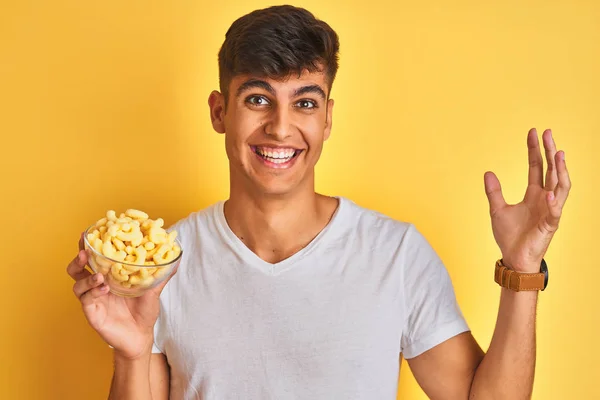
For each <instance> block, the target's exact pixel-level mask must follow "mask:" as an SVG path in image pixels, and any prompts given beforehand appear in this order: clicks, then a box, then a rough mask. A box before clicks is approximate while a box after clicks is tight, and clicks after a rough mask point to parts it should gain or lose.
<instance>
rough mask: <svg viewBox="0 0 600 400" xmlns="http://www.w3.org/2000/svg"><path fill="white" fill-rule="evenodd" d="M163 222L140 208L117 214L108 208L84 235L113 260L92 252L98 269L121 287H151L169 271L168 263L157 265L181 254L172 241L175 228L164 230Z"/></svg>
mask: <svg viewBox="0 0 600 400" xmlns="http://www.w3.org/2000/svg"><path fill="white" fill-rule="evenodd" d="M164 224H165V221H164V220H163V219H162V218H158V219H156V220H152V219H150V217H149V216H148V214H146V213H145V212H143V211H140V210H133V209H129V210H127V211H125V212H124V213H121V214H119V215H117V213H116V212H115V211H114V210H109V211H108V212H107V213H106V217H104V218H101V219H99V220H98V221H97V222H96V224H95V225H94V226H93V227H92V228H90V229H89V230H88V234H87V241H88V243H89V244H90V246H91V247H93V248H94V250H96V252H98V253H100V254H102V255H104V256H105V257H108V258H111V259H112V260H114V261H111V260H107V259H105V258H103V257H99V256H94V255H92V258H93V261H95V265H96V267H97V269H98V272H100V273H102V274H103V275H104V276H105V277H107V279H108V280H112V281H113V283H117V284H119V285H120V286H121V287H123V288H132V289H133V288H147V287H150V286H152V285H153V284H154V283H155V281H156V280H157V279H161V278H163V277H164V276H165V275H166V274H168V273H169V272H170V265H166V266H162V267H161V266H160V265H163V264H168V263H170V262H171V261H173V260H175V259H176V258H177V257H179V254H180V253H181V248H180V247H179V246H178V245H177V243H176V242H175V239H176V238H177V231H174V230H173V231H171V232H167V231H166V230H165V229H164V228H163V226H164ZM123 263H130V264H135V265H139V267H137V266H132V265H126V264H125V265H124V264H123Z"/></svg>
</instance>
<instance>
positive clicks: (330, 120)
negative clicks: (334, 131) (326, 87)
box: [323, 99, 334, 140]
mask: <svg viewBox="0 0 600 400" xmlns="http://www.w3.org/2000/svg"><path fill="white" fill-rule="evenodd" d="M333 103H334V102H333V99H329V100H327V111H326V112H327V115H326V118H327V119H326V120H325V132H324V139H323V140H327V139H329V135H330V134H331V126H332V125H333Z"/></svg>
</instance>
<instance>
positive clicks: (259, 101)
mask: <svg viewBox="0 0 600 400" xmlns="http://www.w3.org/2000/svg"><path fill="white" fill-rule="evenodd" d="M246 103H248V104H251V105H253V106H267V105H269V100H267V98H266V97H264V96H256V95H254V96H250V97H248V98H247V99H246Z"/></svg>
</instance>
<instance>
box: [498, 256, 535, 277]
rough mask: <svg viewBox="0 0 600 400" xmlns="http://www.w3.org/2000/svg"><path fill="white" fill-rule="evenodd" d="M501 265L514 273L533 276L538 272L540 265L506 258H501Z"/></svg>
mask: <svg viewBox="0 0 600 400" xmlns="http://www.w3.org/2000/svg"><path fill="white" fill-rule="evenodd" d="M502 264H503V265H504V266H505V267H507V268H509V269H512V270H513V271H516V272H522V273H528V274H535V273H538V272H540V263H539V262H538V263H531V262H518V261H513V260H510V259H508V258H502Z"/></svg>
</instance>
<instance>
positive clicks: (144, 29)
mask: <svg viewBox="0 0 600 400" xmlns="http://www.w3.org/2000/svg"><path fill="white" fill-rule="evenodd" d="M271 4H272V3H270V2H266V1H253V2H245V1H241V0H227V1H219V2H205V3H203V2H202V1H197V0H196V1H176V2H172V1H115V0H108V1H103V2H92V1H75V0H56V1H37V2H25V1H12V2H9V1H4V2H3V3H2V5H1V8H0V116H1V117H0V132H1V134H2V142H1V143H2V149H3V152H2V157H1V158H0V163H1V164H0V167H1V168H0V174H1V175H0V179H1V182H2V189H1V190H2V196H1V200H0V201H1V208H0V209H1V210H2V211H1V212H2V215H1V218H2V219H1V223H2V230H1V233H0V244H1V247H2V251H1V254H2V256H3V261H2V271H3V274H2V282H1V285H2V290H0V302H1V304H2V317H1V321H2V328H1V329H0V346H2V347H1V351H0V369H1V370H0V379H1V385H0V398H2V399H19V400H20V399H24V400H29V399H60V400H70V399H73V400H75V399H77V400H81V399H86V400H87V399H91V400H94V399H105V398H106V393H107V388H108V385H109V382H110V377H111V354H110V351H109V349H108V348H107V347H106V345H104V344H103V343H102V342H101V341H100V339H99V338H98V337H97V336H96V335H95V333H94V332H93V331H92V330H91V329H90V328H89V327H88V326H87V324H86V322H85V320H84V318H83V315H82V314H81V313H80V307H79V304H78V302H77V301H76V299H75V298H74V296H73V295H72V292H71V286H72V281H71V280H70V278H69V277H68V276H67V275H66V273H65V267H66V265H67V263H68V262H69V260H70V259H71V258H72V257H73V256H74V255H75V252H76V248H77V238H78V235H79V233H80V232H81V230H82V229H83V228H84V227H85V226H86V225H87V224H89V223H90V222H92V221H94V220H96V219H97V218H98V217H99V216H101V215H102V214H103V213H104V212H105V211H106V210H107V209H109V208H114V209H116V210H124V209H125V208H128V207H135V208H140V209H143V210H146V211H148V212H149V213H150V214H151V215H153V216H155V217H157V216H164V218H165V219H166V220H167V222H168V223H172V222H174V221H176V220H177V219H179V218H182V217H184V216H186V215H187V214H188V213H190V212H192V211H194V210H197V209H201V208H203V207H205V206H208V205H209V204H211V203H213V202H215V201H217V200H219V199H223V198H226V196H227V195H228V184H227V178H228V174H227V161H226V157H225V153H224V146H223V137H222V136H219V135H217V134H216V133H214V132H213V131H212V129H211V126H210V123H209V115H208V109H207V96H208V94H209V92H210V91H211V90H212V89H215V88H217V84H218V81H217V59H216V54H217V51H218V48H219V46H220V45H221V43H222V40H223V38H224V34H225V31H226V30H227V28H228V27H229V25H230V24H231V23H232V22H233V20H234V19H236V18H237V17H239V16H241V15H242V14H244V13H246V12H249V11H251V10H252V9H254V8H261V7H263V6H267V5H271ZM296 4H297V5H301V6H304V7H307V8H308V9H310V10H312V11H313V12H314V13H315V14H316V15H317V16H318V17H321V18H323V19H325V20H326V21H328V22H329V23H330V24H331V25H332V26H333V27H334V29H336V30H337V32H338V33H339V35H340V38H341V67H340V71H339V76H338V79H337V81H336V83H335V85H334V89H333V97H334V98H335V99H336V101H337V102H336V106H335V114H334V128H333V133H332V137H331V139H330V141H329V142H328V143H327V144H326V147H325V151H324V154H323V157H322V160H321V162H320V164H319V166H318V171H317V173H318V179H317V181H318V190H319V191H322V192H326V193H328V194H335V195H343V196H348V197H350V198H352V199H354V200H355V201H356V202H357V203H359V204H360V205H363V206H367V207H370V208H374V209H376V210H379V211H382V212H384V213H387V214H389V215H391V216H393V217H395V218H398V219H403V220H408V221H411V222H414V223H415V224H416V225H417V227H418V228H419V229H421V231H422V232H423V233H424V234H425V235H426V236H427V237H428V239H429V240H430V242H431V243H432V244H433V246H434V247H435V248H436V249H437V250H438V252H439V253H440V255H441V256H442V258H443V260H444V261H445V262H446V264H447V267H448V269H449V271H450V274H451V276H452V278H453V281H454V284H455V288H456V291H457V296H458V299H459V301H460V304H461V306H462V309H463V311H464V314H465V316H466V318H467V320H468V322H469V324H470V326H471V328H472V329H473V332H474V334H475V336H476V338H477V339H478V340H479V341H480V343H481V344H482V346H483V347H484V348H487V345H488V344H489V341H490V338H491V335H492V331H493V327H494V323H495V319H496V310H497V305H498V299H499V296H498V295H499V290H498V288H497V286H496V285H495V283H494V282H493V279H492V269H493V266H494V261H495V260H496V258H497V256H498V251H497V247H496V244H495V242H494V240H493V237H492V234H491V229H490V226H489V218H488V214H487V212H488V209H487V200H486V198H485V195H484V190H483V173H484V172H485V171H486V170H488V169H491V170H493V171H495V172H496V173H497V174H498V175H499V178H500V181H501V182H502V184H503V187H504V190H505V196H506V199H507V200H508V201H511V202H517V201H520V200H521V196H522V194H523V193H524V189H525V186H526V182H527V158H526V142H525V138H526V133H527V130H528V129H529V128H530V127H533V126H535V127H538V128H539V129H540V132H541V130H542V129H543V128H546V127H551V128H553V130H554V132H555V137H556V140H557V142H558V144H559V147H560V148H563V149H565V150H566V159H567V162H568V166H569V169H570V172H571V175H572V181H573V185H574V186H573V190H572V193H571V197H570V198H569V201H568V204H567V207H566V209H565V215H564V218H563V221H562V226H561V228H560V229H559V232H558V234H557V236H556V237H555V240H554V242H553V243H552V246H551V249H550V251H549V254H548V255H547V260H548V263H549V266H550V272H551V277H550V286H549V288H548V290H547V291H546V292H544V293H543V294H542V295H541V297H540V305H539V317H538V332H539V336H538V362H537V364H538V367H537V377H536V383H535V391H534V399H593V398H597V399H598V398H600V388H599V386H598V378H599V377H600V367H599V363H598V359H599V358H600V350H599V349H598V346H597V337H598V334H599V333H600V331H599V330H598V328H597V326H598V323H599V322H600V313H599V312H598V311H597V308H596V304H597V302H596V301H595V300H596V298H595V297H594V290H595V289H594V285H595V284H596V283H597V279H598V267H597V261H596V254H595V252H594V250H595V246H597V245H598V244H597V239H598V236H597V230H598V228H597V227H598V225H599V223H600V220H599V218H598V214H597V209H594V208H593V204H598V201H597V198H598V197H597V196H599V195H600V191H599V190H598V185H599V184H600V179H599V177H598V167H599V162H598V156H597V152H598V149H599V148H600V140H599V139H598V137H599V136H600V96H599V95H598V93H600V78H598V76H599V75H598V73H599V71H600V24H599V22H598V21H600V2H598V1H594V0H589V1H583V0H579V1H573V0H570V1H568V0H563V1H547V0H543V1H542V0H540V1H517V0H510V1H505V2H491V1H490V2H481V1H476V0H462V1H441V0H439V1H423V2H417V1H408V0H401V1H391V0H390V1H388V2H384V1H381V0H374V1H368V2H361V1H357V0H349V1H345V2H341V1H340V2H329V1H327V2H326V1H322V0H306V1H303V2H300V3H296ZM594 239H596V240H594ZM405 367H406V364H403V370H402V373H401V384H400V397H401V398H403V399H425V398H426V397H425V396H424V394H422V392H421V391H420V390H419V388H418V386H417V385H416V383H415V382H414V380H413V378H412V376H411V375H410V371H409V370H408V368H405Z"/></svg>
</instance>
